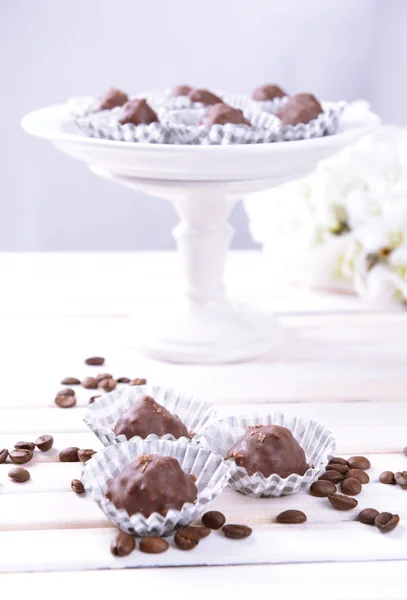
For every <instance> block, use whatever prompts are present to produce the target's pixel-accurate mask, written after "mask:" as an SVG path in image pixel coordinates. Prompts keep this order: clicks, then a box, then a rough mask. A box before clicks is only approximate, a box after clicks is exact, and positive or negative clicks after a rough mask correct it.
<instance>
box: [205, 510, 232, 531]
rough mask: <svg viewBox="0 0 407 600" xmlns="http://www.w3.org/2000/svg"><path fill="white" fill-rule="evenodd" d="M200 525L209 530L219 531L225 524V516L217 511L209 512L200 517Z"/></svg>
mask: <svg viewBox="0 0 407 600" xmlns="http://www.w3.org/2000/svg"><path fill="white" fill-rule="evenodd" d="M201 520H202V523H203V524H204V525H205V527H209V529H220V528H221V527H223V525H224V524H225V523H226V519H225V515H224V514H222V513H221V512H219V511H218V510H210V511H209V512H206V513H205V514H204V515H202V519H201Z"/></svg>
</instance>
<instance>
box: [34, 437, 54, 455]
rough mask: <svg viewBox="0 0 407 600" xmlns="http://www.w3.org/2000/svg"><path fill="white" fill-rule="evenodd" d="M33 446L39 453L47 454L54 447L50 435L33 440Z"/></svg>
mask: <svg viewBox="0 0 407 600" xmlns="http://www.w3.org/2000/svg"><path fill="white" fill-rule="evenodd" d="M35 445H36V446H37V448H38V450H41V452H47V451H48V450H51V448H52V446H53V445H54V438H53V437H52V435H40V437H39V438H37V439H36V440H35Z"/></svg>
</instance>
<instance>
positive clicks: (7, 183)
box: [0, 0, 407, 251]
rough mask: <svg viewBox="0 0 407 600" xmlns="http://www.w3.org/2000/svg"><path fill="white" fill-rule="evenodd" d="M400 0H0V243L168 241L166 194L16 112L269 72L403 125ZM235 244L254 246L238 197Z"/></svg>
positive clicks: (24, 246)
mask: <svg viewBox="0 0 407 600" xmlns="http://www.w3.org/2000/svg"><path fill="white" fill-rule="evenodd" d="M406 22H407V2H406V1H405V0H391V1H389V0H329V1H328V2H327V1H326V0H306V1H304V0H284V1H283V2H282V1H281V0H278V1H277V0H222V1H221V2H220V1H219V0H205V2H191V1H190V0H171V2H168V1H166V0H148V2H147V1H146V2H145V3H144V2H141V0H114V1H113V0H69V1H56V0H0V56H1V59H0V75H1V79H0V80H1V82H2V86H1V94H0V119H1V128H2V136H1V141H0V176H1V195H0V250H39V251H41V250H56V251H58V250H96V251H97V250H153V249H168V248H173V247H174V242H173V239H172V236H171V229H172V228H173V227H174V225H175V224H176V221H177V220H176V216H175V214H174V213H173V210H172V207H171V205H170V204H169V203H166V202H164V201H162V200H158V199H155V198H150V197H147V196H145V195H143V194H141V193H140V194H137V193H135V192H132V191H130V190H128V189H126V188H124V187H120V186H117V185H114V184H109V183H107V182H105V181H102V180H101V179H98V178H97V177H95V176H94V175H92V174H91V173H90V172H89V171H87V169H86V168H85V166H84V165H83V164H81V163H79V162H75V161H74V160H72V159H70V158H68V157H65V156H64V155H63V154H61V153H59V152H57V151H55V149H54V148H53V147H52V146H51V145H50V144H49V143H47V142H45V141H41V140H39V139H35V138H31V137H30V136H28V135H27V134H25V133H24V132H23V131H22V129H21V127H20V120H21V117H22V116H23V115H24V114H25V113H27V112H29V111H31V110H33V109H35V108H39V107H41V106H44V105H47V104H52V103H55V102H63V101H64V100H66V99H67V98H68V97H70V96H73V95H88V94H89V95H100V94H102V93H103V92H104V91H106V89H107V88H108V87H109V86H110V85H113V86H116V87H119V88H121V89H123V90H125V91H126V92H129V93H134V92H137V91H140V90H143V89H154V88H160V87H168V86H173V85H174V84H177V83H188V84H191V85H194V86H198V87H208V88H210V89H214V90H216V89H228V90H231V91H232V90H233V91H237V92H250V91H251V90H252V89H253V88H254V87H256V86H258V85H260V84H263V83H266V82H270V83H271V82H273V83H277V84H279V85H281V86H282V87H283V88H284V89H286V90H287V91H288V92H290V93H295V92H300V91H310V92H313V93H314V94H315V95H316V96H318V97H319V98H322V99H335V100H337V99H344V100H348V101H351V100H355V99H359V98H366V99H367V100H368V101H369V102H370V103H371V104H372V106H373V108H374V110H375V111H376V112H378V113H379V114H380V115H381V117H382V118H383V120H384V121H385V122H393V123H397V124H406V123H407V118H406V114H407V110H406V106H407V81H406V79H405V78H404V79H400V73H405V72H406V67H407V37H406V36H405V23H406ZM232 221H233V225H234V227H235V229H236V235H235V238H234V240H233V246H234V247H235V248H247V247H251V246H253V245H254V244H253V242H252V240H251V238H250V235H249V232H248V228H247V220H246V216H245V214H244V211H243V208H242V206H241V205H239V206H238V207H237V208H236V210H235V213H234V214H233V217H232Z"/></svg>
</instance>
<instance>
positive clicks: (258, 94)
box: [252, 83, 288, 102]
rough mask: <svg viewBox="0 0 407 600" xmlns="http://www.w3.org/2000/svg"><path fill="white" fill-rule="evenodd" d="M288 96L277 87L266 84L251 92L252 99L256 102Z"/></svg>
mask: <svg viewBox="0 0 407 600" xmlns="http://www.w3.org/2000/svg"><path fill="white" fill-rule="evenodd" d="M284 96H288V94H287V93H286V92H285V91H284V90H282V89H281V87H279V86H278V85H275V84H273V83H268V84H265V85H261V86H260V87H258V88H256V89H255V90H253V93H252V99H253V100H255V101H256V102H264V101H265V100H274V98H284Z"/></svg>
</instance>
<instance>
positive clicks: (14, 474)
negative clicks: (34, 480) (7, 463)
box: [8, 467, 30, 483]
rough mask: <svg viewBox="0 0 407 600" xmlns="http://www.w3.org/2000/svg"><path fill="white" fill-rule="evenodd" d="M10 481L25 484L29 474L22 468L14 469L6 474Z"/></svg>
mask: <svg viewBox="0 0 407 600" xmlns="http://www.w3.org/2000/svg"><path fill="white" fill-rule="evenodd" d="M8 476H9V477H10V479H12V480H13V481H15V482H16V483H25V482H26V481H28V480H29V479H30V473H29V472H28V471H27V469H24V468H23V467H15V468H14V469H11V471H9V472H8Z"/></svg>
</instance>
